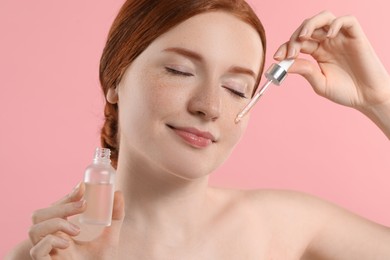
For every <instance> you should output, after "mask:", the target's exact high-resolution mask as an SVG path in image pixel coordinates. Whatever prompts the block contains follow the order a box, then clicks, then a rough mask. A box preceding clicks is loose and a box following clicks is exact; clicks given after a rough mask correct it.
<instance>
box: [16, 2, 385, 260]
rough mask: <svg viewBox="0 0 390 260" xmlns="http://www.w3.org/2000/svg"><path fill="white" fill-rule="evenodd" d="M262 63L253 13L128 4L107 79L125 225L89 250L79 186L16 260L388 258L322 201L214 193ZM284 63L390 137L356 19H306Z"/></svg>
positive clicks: (367, 231) (234, 7)
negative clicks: (213, 176) (213, 179)
mask: <svg viewBox="0 0 390 260" xmlns="http://www.w3.org/2000/svg"><path fill="white" fill-rule="evenodd" d="M264 53H265V36H264V30H263V28H262V26H261V23H260V21H259V20H258V19H257V17H256V16H255V14H254V13H253V11H252V10H251V9H250V8H249V7H248V6H247V5H246V3H245V2H243V1H227V0H212V1H183V3H182V5H180V6H177V1H173V0H166V1H151V0H149V1H148V0H143V1H141V0H137V1H127V2H126V3H125V5H124V6H123V7H122V9H121V11H120V13H119V15H118V17H117V19H116V20H115V21H114V24H113V27H112V29H111V31H110V34H109V37H108V41H107V45H106V47H105V50H104V52H103V56H102V59H101V70H100V80H101V84H102V87H103V91H104V94H105V96H106V99H107V103H106V107H105V115H106V122H105V125H104V127H103V130H102V143H103V146H105V147H109V148H111V149H112V150H113V151H114V158H113V162H114V165H115V167H116V168H117V184H116V185H117V189H118V190H119V191H117V192H116V194H115V205H114V210H113V223H112V225H111V226H110V227H106V228H104V230H103V231H102V233H101V234H99V235H98V236H97V237H96V238H94V239H93V240H91V241H88V242H82V241H79V240H78V239H77V238H75V237H76V236H77V235H79V234H80V232H85V233H87V235H88V233H91V231H88V230H86V229H87V227H86V226H83V225H82V224H80V223H77V215H78V214H80V213H82V212H83V211H84V210H85V209H86V207H87V206H88V205H86V203H85V202H84V201H83V199H82V197H83V193H84V190H85V187H84V185H83V184H81V185H79V186H78V187H77V188H75V189H74V190H73V191H72V192H71V193H70V194H69V195H67V196H65V197H64V198H63V199H61V200H60V201H58V202H56V203H55V204H53V205H52V206H50V207H48V208H45V209H40V210H37V211H36V212H34V214H33V226H32V227H31V230H30V233H29V237H30V239H29V240H28V241H25V242H23V243H22V244H21V245H20V246H18V247H17V248H16V249H15V250H14V251H13V252H11V254H10V256H9V258H10V259H31V258H32V259H388V258H390V246H389V245H390V231H389V229H388V228H386V227H382V226H380V225H377V224H374V223H371V222H369V221H367V220H364V219H362V218H360V217H358V216H355V215H353V214H351V213H349V212H346V211H344V210H342V209H340V208H338V207H336V206H334V205H331V204H329V203H326V202H323V201H321V200H319V199H316V198H313V197H311V196H308V195H304V194H299V193H294V192H287V191H259V190H252V191H239V190H227V189H217V188H211V187H209V186H208V175H209V174H210V173H211V172H212V171H213V170H214V169H216V168H217V167H218V166H219V165H220V164H221V163H222V162H223V161H224V160H225V159H226V158H227V157H228V155H229V154H230V152H231V151H232V149H233V148H234V146H235V144H237V142H238V141H239V139H240V137H241V136H242V134H243V132H244V130H245V128H246V125H247V122H248V118H247V117H246V118H244V119H243V120H242V121H241V122H240V123H239V124H235V123H234V119H235V117H236V115H237V114H238V113H239V112H240V111H241V109H242V108H243V107H244V106H245V105H246V104H247V103H248V101H249V99H250V97H251V96H252V95H253V93H254V92H255V89H256V86H257V84H258V82H259V80H260V76H261V74H262V70H263V66H264V56H265V54H264ZM299 53H307V54H310V55H311V56H312V57H313V58H314V59H315V60H316V61H317V64H318V66H317V64H314V65H313V64H312V63H310V62H308V61H305V60H303V59H300V58H299ZM275 58H276V59H277V60H282V59H285V58H293V59H296V62H295V63H294V65H293V67H292V68H291V70H290V72H291V73H297V74H300V75H302V76H304V77H305V78H306V79H307V80H308V81H309V83H310V84H311V85H312V86H313V88H314V90H315V91H316V92H317V93H318V94H320V95H322V96H324V97H326V98H329V99H331V100H333V101H335V102H337V103H340V104H343V105H346V106H350V107H353V108H356V109H357V110H359V111H361V112H362V113H364V114H365V115H367V116H368V117H369V118H370V119H371V120H372V121H374V122H375V123H376V124H377V125H378V126H379V127H380V128H381V129H382V131H383V132H384V133H385V134H386V135H387V137H389V138H390V78H389V75H388V73H387V71H386V70H385V68H384V67H383V66H382V64H381V63H380V61H379V60H378V58H377V57H376V55H375V53H374V51H373V50H372V48H371V46H370V44H369V42H368V40H367V39H366V37H365V35H364V33H363V32H362V30H361V28H360V26H359V24H358V22H357V21H356V20H355V19H354V18H353V17H339V18H336V17H334V16H333V15H332V14H331V13H329V12H323V13H321V14H318V15H316V16H314V17H312V18H310V19H308V20H306V21H305V22H304V23H302V25H301V26H300V27H299V28H298V29H297V30H296V32H295V33H294V34H293V35H292V37H291V39H290V40H289V41H288V42H287V43H285V44H283V45H282V46H281V47H280V48H279V50H278V51H277V53H276V54H275ZM119 144H120V149H119ZM74 223H76V224H74Z"/></svg>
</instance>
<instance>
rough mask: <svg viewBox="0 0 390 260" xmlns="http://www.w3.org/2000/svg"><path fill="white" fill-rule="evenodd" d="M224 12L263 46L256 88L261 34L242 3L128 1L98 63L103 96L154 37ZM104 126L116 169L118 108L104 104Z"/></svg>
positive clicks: (103, 138)
mask: <svg viewBox="0 0 390 260" xmlns="http://www.w3.org/2000/svg"><path fill="white" fill-rule="evenodd" d="M212 11H224V12H227V13H230V14H232V15H234V16H236V17H237V18H239V19H240V20H242V21H244V22H246V23H248V24H249V25H251V26H252V27H253V28H254V29H255V30H256V31H257V32H258V33H259V37H260V39H261V42H262V45H263V54H262V57H259V59H262V63H261V64H262V65H261V68H260V71H259V74H258V75H259V76H258V79H257V82H256V86H257V85H258V84H259V82H260V77H261V75H262V72H263V69H264V59H265V49H266V41H265V32H264V28H263V25H262V24H261V22H260V20H259V18H258V17H257V15H256V14H255V12H254V11H253V10H252V8H251V7H250V6H249V5H248V4H247V3H246V2H245V1H244V0H179V1H178V0H128V1H126V2H125V4H124V5H123V6H122V8H121V9H120V11H119V13H118V16H117V17H116V19H115V20H114V22H113V24H112V27H111V29H110V32H109V34H108V39H107V43H106V46H105V47H104V50H103V54H102V57H101V60H100V70H99V78H100V84H101V87H102V90H103V92H104V95H105V96H106V95H107V92H108V90H109V89H110V88H115V87H116V86H117V84H118V83H119V82H120V80H121V78H122V76H123V73H124V72H125V70H126V69H127V67H128V66H129V65H130V64H131V63H132V62H133V61H134V60H135V59H136V58H137V57H138V55H140V54H141V53H142V52H143V51H144V50H145V49H146V48H147V47H148V46H149V44H151V43H152V42H153V41H154V40H155V39H156V38H157V37H159V36H160V35H162V34H163V33H165V32H167V31H168V30H169V29H171V28H172V27H174V26H175V25H177V24H179V23H181V22H183V21H184V20H187V19H188V18H191V17H192V16H195V15H197V14H200V13H205V12H212ZM104 116H105V122H104V125H103V127H102V130H101V144H102V147H105V148H110V149H111V159H112V164H113V166H114V167H115V168H116V166H117V160H118V152H119V143H118V138H117V135H118V106H117V104H111V103H109V102H107V101H106V104H105V108H104Z"/></svg>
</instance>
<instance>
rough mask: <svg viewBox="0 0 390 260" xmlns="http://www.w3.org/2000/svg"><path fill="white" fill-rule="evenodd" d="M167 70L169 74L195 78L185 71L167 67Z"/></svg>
mask: <svg viewBox="0 0 390 260" xmlns="http://www.w3.org/2000/svg"><path fill="white" fill-rule="evenodd" d="M165 70H166V71H167V72H169V73H172V74H174V75H178V76H184V77H190V76H194V75H193V74H191V73H189V72H184V71H180V70H175V69H172V68H170V67H165Z"/></svg>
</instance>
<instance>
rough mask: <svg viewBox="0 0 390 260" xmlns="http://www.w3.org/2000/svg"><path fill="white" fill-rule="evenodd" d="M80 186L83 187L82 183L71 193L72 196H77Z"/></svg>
mask: <svg viewBox="0 0 390 260" xmlns="http://www.w3.org/2000/svg"><path fill="white" fill-rule="evenodd" d="M80 185H81V182H79V183H78V184H77V185H76V187H74V188H73V190H72V192H71V193H70V195H71V196H75V195H76V194H77V192H78V191H79V189H80Z"/></svg>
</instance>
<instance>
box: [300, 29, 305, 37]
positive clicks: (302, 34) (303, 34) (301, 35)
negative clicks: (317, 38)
mask: <svg viewBox="0 0 390 260" xmlns="http://www.w3.org/2000/svg"><path fill="white" fill-rule="evenodd" d="M306 35H307V30H306V29H303V30H302V31H301V33H300V34H299V37H305V36H306Z"/></svg>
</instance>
